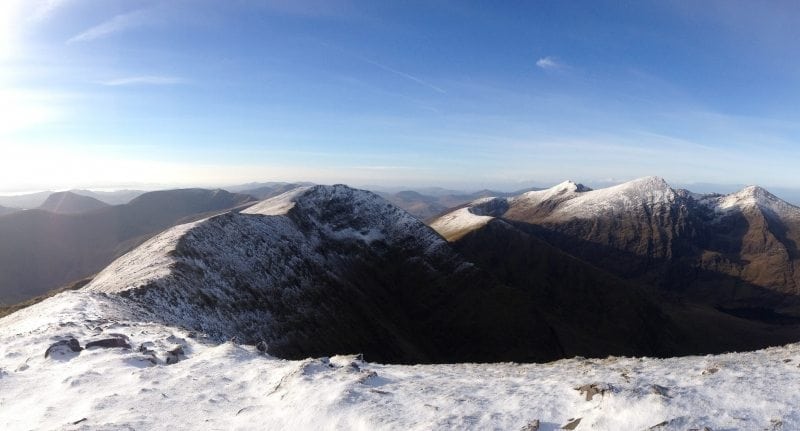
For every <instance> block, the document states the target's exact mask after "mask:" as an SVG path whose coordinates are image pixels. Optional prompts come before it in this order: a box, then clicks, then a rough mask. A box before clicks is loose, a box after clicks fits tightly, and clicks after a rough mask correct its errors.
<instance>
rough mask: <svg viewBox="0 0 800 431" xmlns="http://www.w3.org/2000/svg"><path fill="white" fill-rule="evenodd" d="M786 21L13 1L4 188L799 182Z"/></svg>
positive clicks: (467, 6) (612, 11)
mask: <svg viewBox="0 0 800 431" xmlns="http://www.w3.org/2000/svg"><path fill="white" fill-rule="evenodd" d="M798 20H800V5H798V4H797V3H793V2H772V3H769V4H753V3H751V2H745V1H722V0H719V1H709V2H702V3H698V4H694V3H690V2H681V1H666V2H634V3H619V2H613V1H607V2H606V1H601V2H575V3H565V2H552V3H539V2H537V3H526V4H517V5H510V4H491V5H486V4H480V3H475V2H464V3H450V2H421V3H383V2H381V3H375V2H363V1H357V0H331V1H325V2H319V1H316V0H297V1H292V2H286V1H283V0H270V1H264V2H247V1H234V2H214V1H210V0H201V1H191V2H190V1H166V0H132V1H116V0H112V1H97V0H29V1H24V0H7V1H5V2H3V3H2V5H0V96H2V97H0V109H2V110H3V113H4V121H3V122H2V123H0V193H8V192H11V191H17V192H19V191H31V190H43V189H48V188H53V187H54V185H62V186H64V187H67V188H97V187H101V188H106V189H107V188H115V187H119V188H131V187H132V186H133V185H136V184H150V185H170V186H171V187H175V186H189V185H203V186H210V185H224V184H237V183H245V182H248V181H251V180H252V179H254V178H255V179H263V180H266V181H292V180H304V181H311V182H315V183H346V184H352V185H365V184H366V185H368V184H376V185H403V186H406V187H422V186H436V185H439V186H442V187H448V188H459V189H465V188H476V187H477V188H484V187H486V188H498V187H503V188H506V189H508V188H513V187H514V185H516V184H518V185H520V187H527V186H531V185H539V184H555V183H558V182H560V181H563V180H564V179H568V178H569V179H574V180H576V181H581V182H585V183H587V184H592V182H602V181H604V179H614V180H612V181H618V182H619V181H623V180H627V179H632V178H637V177H642V176H648V175H657V176H661V177H664V178H666V179H667V180H668V181H670V182H671V183H674V184H694V183H708V184H758V185H762V186H764V187H766V188H768V189H775V188H783V189H795V188H798V189H800V176H797V175H796V174H795V171H796V167H797V166H798V165H800V152H798V151H796V150H795V145H796V142H797V141H798V137H800V121H798V118H800V115H798V109H800V108H799V107H798V104H797V100H799V99H800V98H799V97H798V96H800V80H799V79H798V76H800V75H799V74H798V72H799V71H800V57H798V56H797V55H796V48H795V46H796V44H795V43H790V42H791V41H797V40H798V39H800V28H798V27H797V26H796V25H794V23H796V22H797V21H798ZM617 179H618V180H617Z"/></svg>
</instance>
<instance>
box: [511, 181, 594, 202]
mask: <svg viewBox="0 0 800 431" xmlns="http://www.w3.org/2000/svg"><path fill="white" fill-rule="evenodd" d="M590 190H591V189H590V188H588V187H586V186H584V185H583V184H578V183H575V182H574V181H571V180H567V181H564V182H562V183H560V184H556V185H555V186H553V187H550V188H549V189H544V190H534V191H530V192H526V193H523V194H521V195H519V196H517V197H516V198H514V201H515V202H516V203H518V204H521V205H526V206H535V205H538V204H540V203H542V202H545V201H551V200H559V201H561V200H565V199H572V198H573V197H575V196H576V195H577V194H578V193H584V192H587V191H590Z"/></svg>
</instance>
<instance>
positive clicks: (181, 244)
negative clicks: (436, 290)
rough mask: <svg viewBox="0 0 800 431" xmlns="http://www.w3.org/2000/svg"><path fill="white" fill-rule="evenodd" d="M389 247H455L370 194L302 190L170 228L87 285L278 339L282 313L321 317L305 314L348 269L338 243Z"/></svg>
mask: <svg viewBox="0 0 800 431" xmlns="http://www.w3.org/2000/svg"><path fill="white" fill-rule="evenodd" d="M386 244H394V247H401V248H402V249H415V248H418V249H421V250H420V251H419V253H420V256H438V255H441V254H442V253H445V254H446V253H447V252H448V251H449V249H448V246H447V243H446V242H445V241H444V240H443V239H442V238H440V237H439V236H438V235H437V234H436V233H435V232H434V231H433V230H431V229H430V228H428V227H427V226H425V225H424V224H422V223H421V222H420V221H418V220H417V219H415V218H413V217H412V216H411V215H409V214H408V213H406V212H405V211H402V210H400V209H398V208H396V207H394V206H393V205H391V204H389V203H387V202H386V201H384V200H383V199H382V198H380V197H379V196H377V195H375V194H373V193H370V192H366V191H361V190H355V189H351V188H349V187H346V186H313V187H302V188H300V189H296V190H292V191H289V192H287V193H285V194H283V195H280V196H277V197H274V198H271V199H268V200H265V201H263V202H261V203H258V204H256V205H254V206H252V207H250V208H248V209H246V210H245V211H242V212H241V213H237V212H229V213H226V214H222V215H219V216H215V217H211V218H209V219H206V220H202V221H199V222H195V223H191V224H187V225H182V226H177V227H175V228H172V229H170V230H168V231H166V232H164V233H162V234H160V235H158V236H157V237H155V238H153V239H151V240H150V241H148V242H147V243H145V244H144V245H143V246H141V247H139V248H137V249H135V250H133V251H131V252H130V253H128V254H126V255H125V256H123V257H122V258H120V259H118V260H117V261H115V262H114V263H112V264H111V265H110V266H109V267H107V268H106V269H105V270H104V271H103V272H102V273H101V274H99V275H98V277H97V278H96V279H95V280H94V281H92V282H91V283H90V284H89V285H88V286H86V288H85V289H86V290H87V291H92V292H106V293H121V294H123V295H124V296H126V297H128V298H131V299H133V300H134V301H135V302H136V303H139V304H143V305H144V306H145V307H147V308H148V309H150V310H152V312H153V313H154V316H156V317H157V318H158V319H159V320H161V321H164V322H168V323H170V324H174V325H179V326H184V327H188V328H193V329H195V330H198V331H201V332H203V333H205V334H208V335H210V336H212V337H214V338H216V339H220V340H221V339H229V338H231V337H239V338H241V339H243V340H249V341H253V340H264V341H267V342H270V343H275V344H276V345H277V344H280V343H281V342H287V338H286V337H287V334H286V332H287V331H291V329H284V328H281V327H280V325H279V324H277V323H275V322H276V316H275V315H274V313H275V310H279V311H278V312H280V313H284V312H286V311H285V310H293V311H292V312H295V313H299V314H304V313H315V311H314V310H309V311H307V312H306V311H304V310H303V307H313V305H312V304H307V303H306V302H304V301H308V298H307V297H306V296H307V293H309V292H315V291H316V290H319V289H322V288H323V286H322V285H321V284H320V281H319V280H320V279H322V280H334V281H333V282H335V280H337V279H339V278H340V277H341V276H342V275H340V274H338V273H337V272H336V271H338V270H341V271H346V270H347V269H346V266H347V265H345V264H344V263H341V264H340V263H337V261H339V260H343V259H345V257H342V256H341V255H340V254H339V253H337V251H336V250H337V249H338V248H340V247H347V248H348V249H351V250H352V249H361V250H369V253H372V254H380V253H381V252H382V250H385V249H387V247H388V246H387V245H386ZM349 253H352V252H349ZM415 253H416V252H415ZM444 259H445V261H446V258H444ZM332 260H333V262H332ZM311 296H312V297H315V296H316V294H314V295H311ZM252 304H267V305H268V306H254V305H252ZM280 317H281V319H285V318H286V316H280Z"/></svg>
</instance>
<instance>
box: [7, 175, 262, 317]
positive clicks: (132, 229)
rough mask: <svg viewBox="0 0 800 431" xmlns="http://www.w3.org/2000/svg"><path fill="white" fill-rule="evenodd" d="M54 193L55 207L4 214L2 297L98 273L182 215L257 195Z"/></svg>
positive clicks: (23, 296) (11, 299) (24, 295)
mask: <svg viewBox="0 0 800 431" xmlns="http://www.w3.org/2000/svg"><path fill="white" fill-rule="evenodd" d="M51 196H55V198H52V197H51V198H50V199H48V200H47V201H46V202H45V206H46V207H47V208H48V209H49V210H48V209H32V210H26V211H18V212H13V213H11V214H7V215H5V216H2V217H0V305H2V304H12V303H15V302H21V301H25V300H27V299H30V298H32V297H35V296H37V295H41V294H43V293H45V292H47V291H49V290H52V289H55V288H58V287H61V286H65V285H67V284H69V283H72V282H74V281H77V280H80V279H83V278H85V277H87V276H90V275H92V274H95V273H97V272H98V271H100V270H101V269H103V268H104V267H105V266H106V265H108V264H109V263H111V262H112V261H113V260H114V259H115V258H117V257H119V256H121V255H122V254H124V253H125V252H127V251H129V250H131V249H132V248H134V247H136V246H137V245H139V244H141V243H142V242H143V241H144V240H146V239H148V238H149V237H151V236H152V235H155V234H157V233H158V232H160V231H162V230H164V229H166V228H168V227H170V226H173V225H175V224H176V223H180V222H183V221H189V220H191V219H192V218H197V217H205V216H207V215H209V214H211V213H215V212H219V211H227V210H229V209H231V208H235V207H238V206H241V205H244V204H247V203H248V202H253V201H254V200H253V198H252V197H250V196H249V195H240V194H233V193H229V192H226V191H222V190H204V189H183V190H168V191H158V192H150V193H145V194H143V195H141V196H138V197H136V198H135V199H133V200H132V201H131V202H130V203H128V204H125V205H114V206H110V205H106V204H103V203H98V202H99V201H97V202H95V200H94V199H92V198H85V197H83V196H78V195H75V194H72V193H69V192H66V193H62V194H53V195H51ZM48 202H49V204H48ZM87 202H89V203H91V205H85V204H86V203H87ZM92 205H93V206H95V208H94V209H90V208H88V206H92ZM62 210H64V211H62ZM54 211H61V212H54ZM76 211H77V213H75V212H76ZM64 212H66V213H64Z"/></svg>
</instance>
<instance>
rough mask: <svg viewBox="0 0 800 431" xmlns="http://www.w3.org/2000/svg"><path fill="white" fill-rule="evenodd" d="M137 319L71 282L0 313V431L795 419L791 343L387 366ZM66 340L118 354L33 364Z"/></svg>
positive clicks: (613, 426) (789, 422) (606, 425)
mask: <svg viewBox="0 0 800 431" xmlns="http://www.w3.org/2000/svg"><path fill="white" fill-rule="evenodd" d="M137 316H140V315H139V312H138V311H137V310H135V309H131V308H130V307H129V304H128V303H123V301H122V300H120V298H117V297H115V296H113V295H106V294H103V293H91V292H85V291H78V292H68V293H64V294H61V295H59V296H57V297H54V298H51V299H49V300H47V301H45V302H43V303H40V304H37V305H35V306H32V307H30V308H28V309H25V310H22V311H20V312H18V313H15V314H13V315H11V316H8V317H6V318H4V319H2V320H0V429H3V430H28V429H66V430H94V429H103V430H117V429H137V430H139V429H141V430H144V429H147V430H175V429H208V430H215V429H217V430H231V429H253V430H261V429H286V430H305V429H309V430H311V429H313V430H323V429H341V430H359V429H361V430H382V429H387V430H395V429H396V430H430V429H459V430H464V429H481V430H484V429H497V430H520V429H534V428H532V427H529V428H523V427H525V426H527V425H530V424H532V423H533V421H535V420H538V421H539V429H540V430H554V429H558V428H560V427H561V426H563V425H566V424H568V423H569V422H570V421H574V420H575V419H578V418H580V419H581V421H580V423H578V425H577V427H576V428H575V429H577V430H582V429H593V430H644V429H654V430H682V431H683V430H687V429H692V428H696V429H702V428H703V427H709V428H710V429H713V430H721V429H724V430H734V429H742V430H780V429H782V430H792V429H800V408H799V407H798V406H800V392H798V391H797V390H796V388H797V387H798V384H800V368H798V364H800V346H798V345H789V346H785V347H780V348H771V349H767V350H762V351H758V352H751V353H734V354H726V355H718V356H704V357H686V358H674V359H664V360H659V359H648V358H608V359H602V360H594V359H592V360H587V359H581V358H576V359H569V360H562V361H558V362H553V363H549V364H530V365H525V364H513V363H502V364H483V365H481V364H458V365H426V366H400V365H381V364H373V363H365V362H362V361H360V360H358V359H357V358H356V357H354V356H337V357H332V358H312V359H306V360H298V361H287V360H281V359H276V358H274V357H271V356H267V355H264V354H262V353H260V352H259V351H257V350H256V349H255V348H254V347H250V346H242V345H237V344H235V343H232V342H224V343H215V342H211V341H210V340H208V339H204V338H203V337H201V336H198V335H195V334H192V333H189V332H187V331H185V330H183V329H179V328H176V327H172V326H168V325H162V324H155V323H148V322H146V321H141V320H139V319H140V317H137ZM69 338H75V339H76V340H77V341H78V343H79V344H80V346H82V347H86V344H87V343H88V342H91V341H96V340H100V339H109V338H111V339H121V340H124V341H125V342H126V343H128V344H129V345H130V348H102V347H90V348H88V349H85V350H82V351H79V352H72V351H70V350H69V349H67V348H64V347H63V346H62V347H61V348H56V349H54V351H51V353H50V355H49V356H48V357H47V358H45V351H47V349H48V346H50V345H51V344H53V343H55V342H57V341H59V340H66V339H69ZM178 347H180V349H179V350H178V351H177V353H169V352H170V351H172V352H176V348H178ZM169 358H174V359H171V360H168V359H169ZM175 360H177V362H175V363H171V364H169V365H168V362H174V361H175ZM585 385H595V386H594V389H596V390H599V391H601V393H598V394H595V395H593V396H592V399H591V400H588V401H587V399H586V394H585V393H584V394H581V393H580V392H579V391H578V390H576V389H575V388H577V387H581V386H585ZM587 389H590V387H589V388H587ZM592 392H594V390H592ZM651 427H652V428H651Z"/></svg>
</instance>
